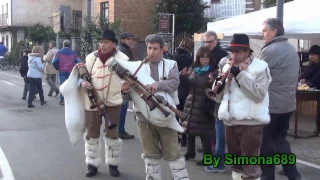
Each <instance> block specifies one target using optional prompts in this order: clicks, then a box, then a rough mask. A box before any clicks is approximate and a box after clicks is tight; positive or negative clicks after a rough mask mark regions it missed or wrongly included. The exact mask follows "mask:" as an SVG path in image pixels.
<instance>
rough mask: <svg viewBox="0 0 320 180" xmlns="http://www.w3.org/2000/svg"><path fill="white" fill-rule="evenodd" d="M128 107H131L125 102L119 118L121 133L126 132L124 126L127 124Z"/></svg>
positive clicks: (119, 130)
mask: <svg viewBox="0 0 320 180" xmlns="http://www.w3.org/2000/svg"><path fill="white" fill-rule="evenodd" d="M128 107H129V103H128V102H125V103H124V104H122V107H121V111H120V116H119V128H118V132H119V133H124V132H126V130H125V128H124V125H125V124H126V116H127V110H128Z"/></svg>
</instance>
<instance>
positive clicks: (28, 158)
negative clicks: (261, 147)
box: [0, 70, 320, 180]
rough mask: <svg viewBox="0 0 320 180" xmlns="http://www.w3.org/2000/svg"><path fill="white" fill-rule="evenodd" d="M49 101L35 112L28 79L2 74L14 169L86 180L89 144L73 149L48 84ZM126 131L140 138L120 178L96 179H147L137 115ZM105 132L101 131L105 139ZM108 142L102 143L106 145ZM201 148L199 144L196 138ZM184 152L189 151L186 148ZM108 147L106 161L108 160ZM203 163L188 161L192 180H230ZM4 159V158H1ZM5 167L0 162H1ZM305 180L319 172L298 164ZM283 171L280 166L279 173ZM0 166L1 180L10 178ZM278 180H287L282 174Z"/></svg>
mask: <svg viewBox="0 0 320 180" xmlns="http://www.w3.org/2000/svg"><path fill="white" fill-rule="evenodd" d="M43 83H44V84H45V85H44V94H45V99H46V100H47V101H48V104H46V105H44V106H41V105H40V101H39V97H38V96H37V99H36V100H35V101H34V105H35V106H36V107H35V108H32V109H29V108H27V101H26V100H22V99H21V95H22V91H23V85H24V84H23V79H22V78H21V77H19V73H18V72H17V71H1V70H0V147H1V148H2V150H3V152H4V154H5V156H6V159H7V160H8V163H9V165H10V167H11V170H12V172H13V175H14V177H15V179H16V180H82V179H83V180H84V179H89V178H86V177H85V176H84V174H85V170H86V165H85V162H84V160H85V156H84V143H83V140H80V142H79V143H78V144H76V145H75V146H72V145H71V143H70V141H69V136H68V133H67V130H66V127H65V122H64V106H60V105H59V104H58V102H59V98H58V97H48V96H47V94H48V90H49V88H48V85H46V82H45V81H43ZM126 128H127V131H128V132H130V133H133V134H135V135H136V138H135V139H133V140H124V141H123V142H124V143H123V151H122V162H121V163H120V165H119V170H120V171H121V173H122V174H121V176H120V177H118V178H113V177H111V176H110V175H109V173H108V167H107V166H106V165H105V164H104V163H102V165H101V167H100V168H99V174H98V175H97V176H96V177H94V178H92V179H96V180H102V179H110V180H111V179H118V180H143V179H145V172H144V163H143V160H142V159H141V153H142V148H141V144H140V141H139V139H138V132H137V125H136V122H135V121H134V118H133V114H132V112H128V114H127V122H126ZM102 133H103V132H102V131H101V134H102ZM102 142H103V141H102ZM197 147H200V141H199V139H197ZM182 151H183V152H182V153H184V152H185V151H186V149H185V148H182ZM103 152H104V146H102V151H101V156H102V159H103V160H104V153H103ZM200 159H201V154H200V153H198V154H197V157H196V160H192V161H187V169H188V171H189V174H190V179H199V180H200V179H201V180H204V179H217V180H227V179H231V171H230V167H228V168H227V172H226V173H224V174H211V173H207V172H205V171H204V167H200V166H197V165H196V164H195V163H196V161H197V160H200ZM0 160H1V158H0ZM0 165H1V163H0ZM297 166H298V169H299V171H300V172H301V174H302V176H303V177H304V178H303V179H304V180H316V179H319V175H320V171H319V169H317V168H312V167H309V166H305V165H302V164H298V165H297ZM279 170H280V168H279V167H277V171H279ZM2 171H3V169H2V170H1V166H0V180H1V178H2V176H3V174H5V173H4V172H2ZM162 175H163V179H164V180H171V179H172V175H171V172H170V169H169V167H168V164H167V163H166V162H165V161H162ZM276 179H277V180H285V179H286V178H285V177H284V176H279V175H277V177H276Z"/></svg>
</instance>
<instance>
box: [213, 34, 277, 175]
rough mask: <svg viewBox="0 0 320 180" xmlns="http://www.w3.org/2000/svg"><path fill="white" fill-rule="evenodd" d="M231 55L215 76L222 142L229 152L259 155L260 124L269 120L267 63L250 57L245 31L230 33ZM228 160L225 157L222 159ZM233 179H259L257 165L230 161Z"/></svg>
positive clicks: (269, 79) (261, 125)
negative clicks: (221, 123)
mask: <svg viewBox="0 0 320 180" xmlns="http://www.w3.org/2000/svg"><path fill="white" fill-rule="evenodd" d="M228 50H229V51H231V58H230V59H229V60H228V62H227V64H226V65H225V66H224V67H223V68H222V71H220V72H222V74H220V77H222V76H224V75H226V76H227V78H226V80H225V81H221V78H218V79H217V80H216V82H215V83H214V87H215V86H218V87H219V90H218V96H217V97H219V95H223V96H222V101H221V104H220V107H219V110H218V118H219V120H223V122H224V124H225V125H226V132H225V133H226V142H227V146H228V151H229V153H230V154H236V155H237V156H249V157H251V156H259V153H260V146H261V141H262V130H263V124H268V123H269V122H270V116H269V108H268V106H269V95H268V87H269V84H270V82H271V77H270V73H269V68H268V64H267V63H266V62H264V61H262V60H260V59H257V58H255V57H253V55H252V52H253V51H252V50H251V48H250V45H249V38H248V36H247V35H246V34H234V35H233V39H232V41H231V44H230V46H229V48H228ZM226 160H228V159H226ZM232 170H233V171H232V178H233V180H241V179H260V175H261V169H260V166H259V165H251V164H249V165H233V166H232Z"/></svg>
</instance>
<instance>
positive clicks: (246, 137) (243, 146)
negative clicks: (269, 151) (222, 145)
mask: <svg viewBox="0 0 320 180" xmlns="http://www.w3.org/2000/svg"><path fill="white" fill-rule="evenodd" d="M262 131H263V126H262V125H255V126H226V141H227V146H228V151H229V153H232V154H237V156H259V154H260V147H261V141H262ZM231 168H232V170H233V171H235V172H238V173H242V179H243V180H253V179H257V178H260V176H261V168H260V165H232V167H231Z"/></svg>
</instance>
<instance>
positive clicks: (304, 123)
mask: <svg viewBox="0 0 320 180" xmlns="http://www.w3.org/2000/svg"><path fill="white" fill-rule="evenodd" d="M315 122H316V121H315V118H312V117H308V116H304V115H300V116H299V121H298V135H299V134H301V135H305V134H311V133H312V132H314V131H315V128H316V124H315ZM289 133H290V134H293V133H294V119H293V118H292V119H291V122H290V130H289ZM288 141H289V142H290V145H291V148H292V152H293V153H295V154H296V156H297V159H300V160H303V161H307V162H311V163H314V164H317V165H320V137H311V138H298V139H294V137H292V136H288Z"/></svg>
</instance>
